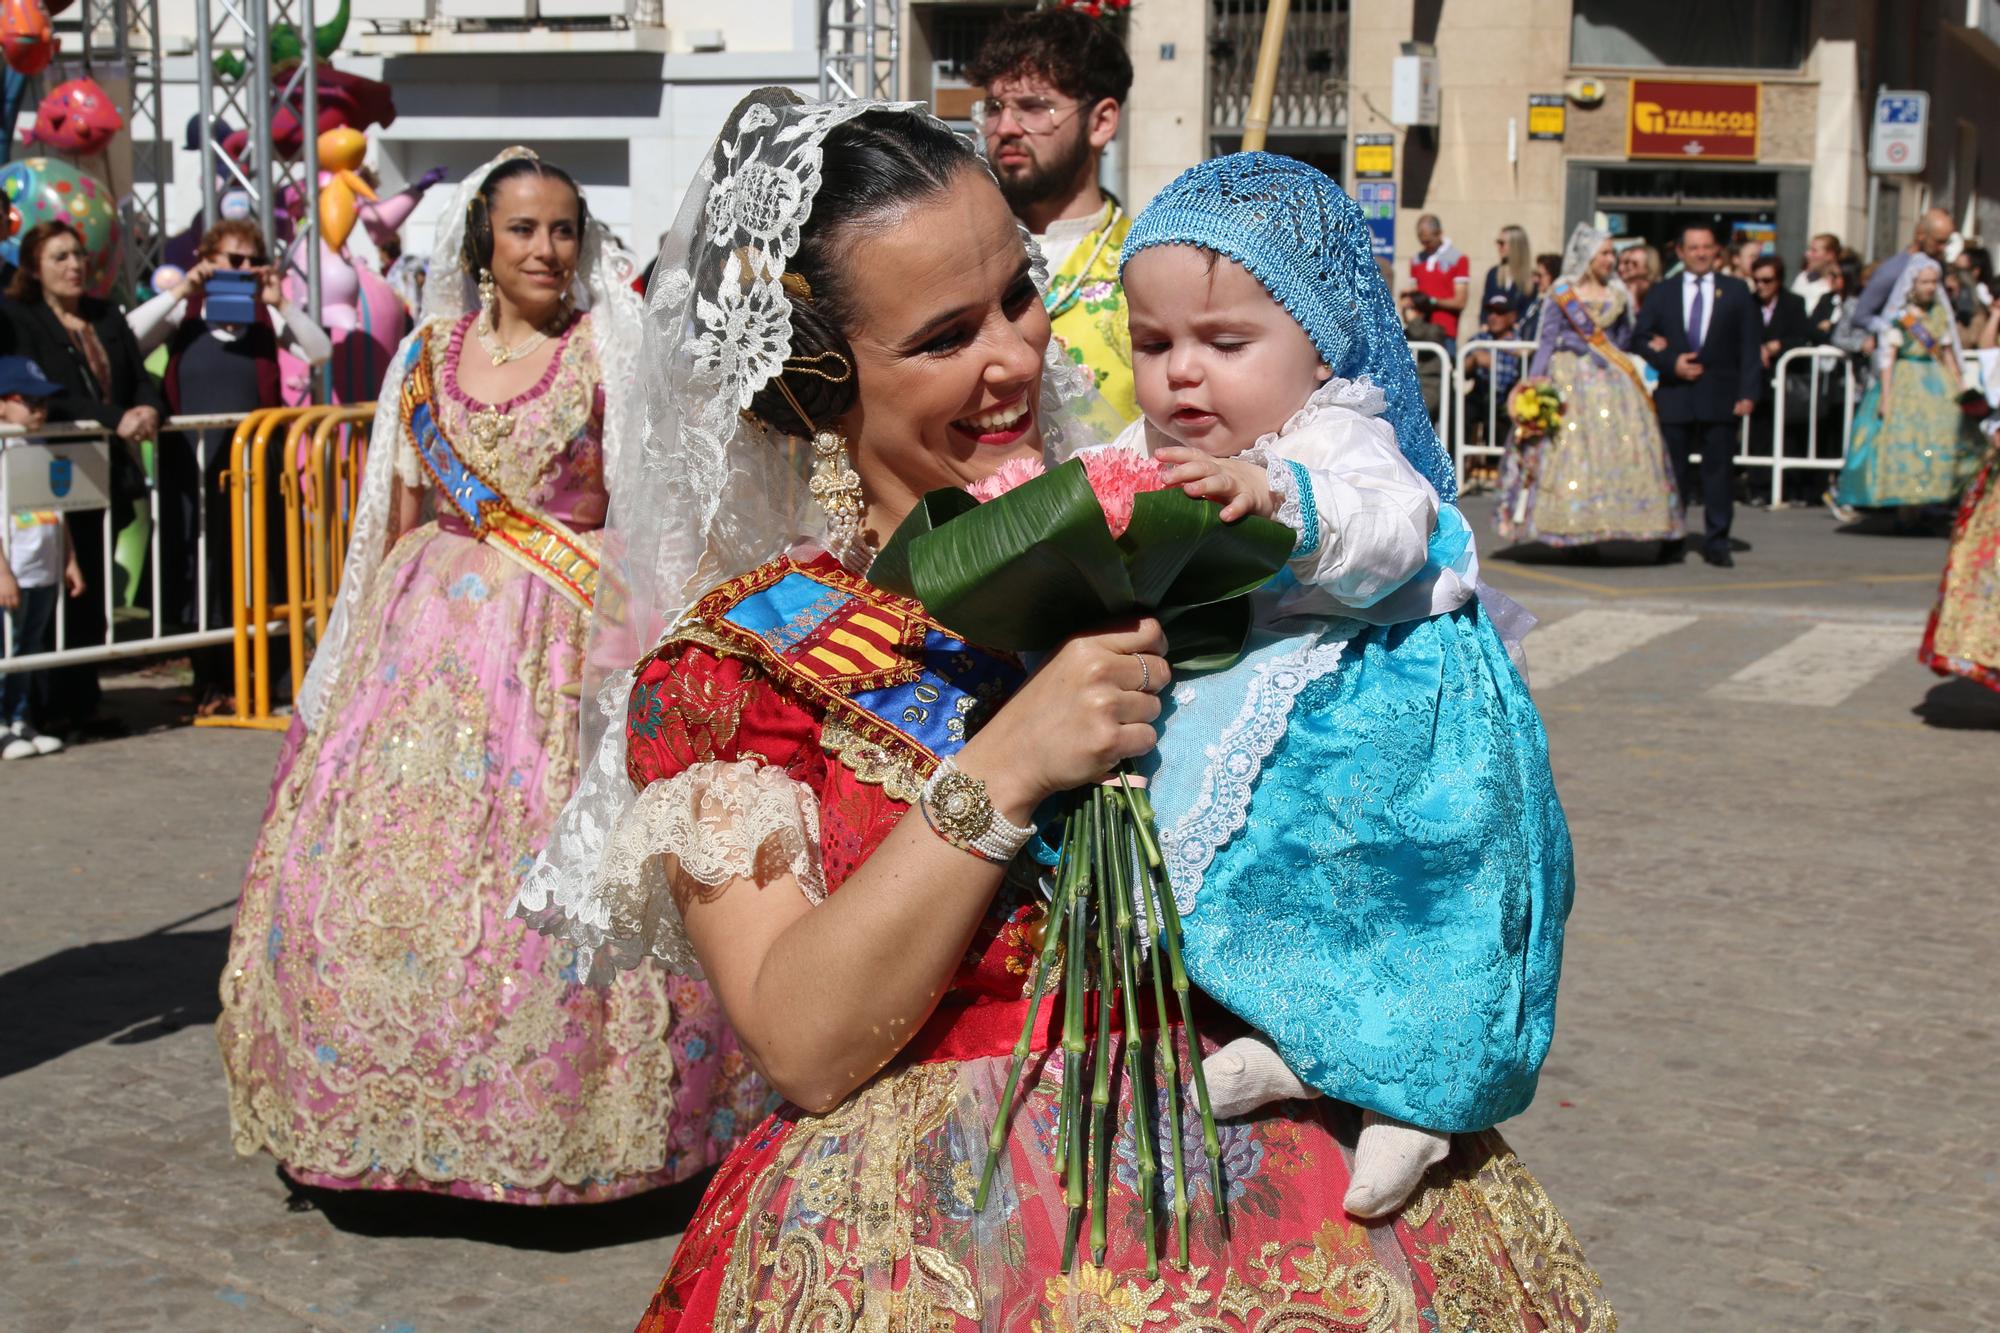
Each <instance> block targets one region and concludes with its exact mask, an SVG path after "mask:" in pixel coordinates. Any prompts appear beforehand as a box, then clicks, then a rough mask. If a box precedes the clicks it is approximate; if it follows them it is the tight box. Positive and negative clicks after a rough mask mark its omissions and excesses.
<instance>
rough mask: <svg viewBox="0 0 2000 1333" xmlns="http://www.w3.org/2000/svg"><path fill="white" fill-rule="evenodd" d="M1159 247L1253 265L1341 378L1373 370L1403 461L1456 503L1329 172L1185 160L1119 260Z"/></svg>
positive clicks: (1354, 213)
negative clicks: (1187, 248)
mask: <svg viewBox="0 0 2000 1333" xmlns="http://www.w3.org/2000/svg"><path fill="white" fill-rule="evenodd" d="M1155 245H1198V246H1201V247H1202V248H1204V249H1207V250H1213V251H1215V252H1216V253H1217V254H1222V255H1227V256H1228V257H1229V258H1231V259H1233V260H1235V261H1236V262H1237V263H1239V264H1241V265H1243V267H1244V268H1246V269H1248V270H1250V272H1251V273H1252V274H1254V275H1255V276H1256V278H1257V280H1258V281H1259V282H1261V283H1263V284H1264V286H1265V287H1266V288H1267V289H1269V291H1270V293H1271V295H1272V296H1273V297H1274V298H1276V300H1277V301H1278V303H1279V304H1280V305H1282V306H1284V307H1285V309H1286V310H1288V311H1290V312H1291V315H1292V318H1293V319H1296V320H1297V321H1298V322H1299V327H1301V328H1303V329H1304V330H1305V331H1306V335H1307V336H1308V337H1310V338H1311V339H1312V340H1313V346H1315V347H1317V348H1318V349H1319V354H1320V355H1321V356H1322V357H1325V358H1326V363H1327V365H1328V366H1330V367H1331V368H1332V369H1333V373H1334V374H1335V375H1338V376H1340V377H1341V378H1342V379H1350V380H1353V379H1361V378H1363V377H1366V378H1367V379H1369V380H1371V381H1372V382H1373V383H1374V384H1375V385H1376V386H1377V387H1378V388H1380V389H1381V390H1382V392H1383V394H1384V396H1386V397H1387V398H1388V400H1389V408H1388V411H1387V412H1386V413H1384V415H1385V416H1386V417H1387V418H1388V421H1389V424H1390V425H1391V426H1393V427H1394V428H1395V430H1396V443H1397V444H1398V445H1399V446H1401V448H1402V450H1403V456H1404V457H1405V458H1408V459H1409V460H1410V462H1411V463H1412V464H1413V465H1414V466H1415V467H1416V469H1417V471H1419V472H1421V473H1423V474H1424V476H1425V477H1426V478H1427V479H1429V481H1430V483H1431V485H1432V486H1434V487H1436V488H1437V493H1438V495H1439V496H1440V497H1441V498H1442V499H1444V500H1446V501H1452V500H1455V499H1457V497H1458V479H1457V476H1456V474H1455V473H1454V472H1453V470H1452V465H1451V458H1450V456H1449V455H1447V454H1446V453H1445V451H1444V446H1443V445H1441V444H1439V443H1438V437H1437V431H1436V429H1435V428H1434V427H1433V426H1432V425H1431V419H1430V414H1429V413H1428V412H1427V411H1426V410H1425V408H1424V396H1423V391H1422V389H1421V388H1419V387H1418V385H1417V370H1416V362H1415V360H1414V359H1413V358H1412V357H1411V356H1410V351H1409V344H1408V342H1407V341H1406V340H1405V339H1404V337H1403V325H1402V321H1401V320H1399V319H1397V318H1396V306H1395V302H1394V301H1393V300H1392V299H1391V297H1390V295H1389V288H1388V286H1387V284H1385V283H1384V282H1383V281H1382V275H1381V273H1380V271H1379V270H1378V269H1377V268H1376V266H1375V257H1374V251H1373V249H1372V247H1371V246H1370V244H1369V239H1368V226H1367V224H1366V223H1365V222H1364V221H1363V220H1362V217H1361V209H1360V208H1359V207H1358V206H1357V205H1356V204H1355V202H1354V201H1353V200H1352V199H1350V198H1348V197H1347V193H1346V191H1344V190H1342V189H1341V188H1340V186H1338V185H1336V184H1335V183H1334V182H1333V181H1332V179H1330V178H1329V177H1328V176H1327V175H1326V173H1325V172H1322V171H1319V170H1317V169H1315V168H1313V167H1309V166H1307V165H1306V164H1305V163H1303V162H1295V161H1293V160H1292V159H1291V158H1289V157H1280V156H1279V155H1278V154H1276V153H1232V154H1230V155H1229V156H1228V157H1218V158H1212V159H1210V160H1209V161H1207V162H1203V163H1201V164H1200V165H1199V166H1194V167H1190V168H1188V169H1187V170H1186V171H1184V172H1182V173H1181V174H1180V176H1179V177H1178V178H1177V179H1176V180H1175V181H1174V183H1173V184H1171V185H1169V186H1168V187H1167V188H1166V189H1164V190H1162V191H1160V193H1159V194H1157V195H1155V196H1154V197H1153V202H1152V203H1150V204H1148V205H1146V208H1145V211H1144V212H1142V213H1140V214H1139V216H1138V218H1137V220H1135V221H1134V222H1133V223H1132V230H1131V232H1130V233H1129V234H1128V235H1127V236H1126V237H1125V253H1124V257H1123V259H1122V260H1121V267H1122V265H1123V264H1129V263H1131V262H1132V256H1134V255H1136V254H1138V253H1139V252H1140V251H1142V250H1145V249H1147V248H1148V247H1150V246H1155Z"/></svg>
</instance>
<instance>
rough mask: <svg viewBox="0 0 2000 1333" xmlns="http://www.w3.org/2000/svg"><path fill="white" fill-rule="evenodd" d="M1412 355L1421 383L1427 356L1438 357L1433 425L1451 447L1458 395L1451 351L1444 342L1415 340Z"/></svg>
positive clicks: (1444, 443) (1442, 441)
mask: <svg viewBox="0 0 2000 1333" xmlns="http://www.w3.org/2000/svg"><path fill="white" fill-rule="evenodd" d="M1410 356H1411V358H1412V359H1414V360H1415V361H1416V363H1417V382H1418V383H1419V384H1421V383H1423V378H1424V359H1425V358H1426V357H1436V358H1437V363H1438V401H1437V407H1436V408H1435V409H1434V410H1433V411H1432V412H1431V425H1433V426H1435V427H1436V428H1437V437H1438V441H1439V443H1441V444H1443V445H1444V446H1445V447H1446V448H1447V449H1449V448H1450V447H1451V444H1450V440H1451V420H1452V418H1453V417H1454V416H1456V415H1457V413H1456V412H1454V411H1453V407H1454V406H1455V404H1454V401H1453V400H1454V398H1455V397H1456V395H1455V394H1453V392H1452V383H1451V353H1450V352H1449V351H1447V350H1446V349H1445V345H1444V344H1443V343H1434V342H1413V343H1411V344H1410ZM1425 406H1429V404H1425ZM1464 479H1465V478H1464V477H1463V476H1461V477H1460V478H1459V480H1460V481H1463V480H1464Z"/></svg>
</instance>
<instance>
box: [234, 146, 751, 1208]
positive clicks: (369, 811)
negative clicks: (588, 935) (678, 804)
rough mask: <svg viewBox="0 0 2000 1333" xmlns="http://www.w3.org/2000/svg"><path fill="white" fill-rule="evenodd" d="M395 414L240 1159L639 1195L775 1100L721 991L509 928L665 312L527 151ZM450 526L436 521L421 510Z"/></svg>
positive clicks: (467, 1191)
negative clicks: (614, 969) (638, 360)
mask: <svg viewBox="0 0 2000 1333" xmlns="http://www.w3.org/2000/svg"><path fill="white" fill-rule="evenodd" d="M438 254H439V255H440V256H442V257H449V258H458V257H460V256H461V255H462V256H463V266H462V269H461V271H459V272H456V273H454V272H452V271H450V270H449V269H447V268H443V267H440V268H439V269H435V270H434V271H433V274H432V280H431V282H430V283H429V285H428V287H427V290H426V308H425V315H426V318H424V319H423V320H422V321H421V322H420V324H419V327H418V328H417V330H416V332H415V333H413V334H412V335H411V336H410V337H409V338H408V339H406V340H405V342H404V343H403V345H402V347H401V348H400V349H399V351H398V353H397V356H396V360H395V363H394V366H393V367H392V369H391V371H390V374H389V377H388V380H387V382H386V383H385V384H384V385H383V388H382V394H381V409H380V412H379V414H378V416H377V418H376V426H375V431H374V434H373V437H372V439H371V444H370V458H369V464H368V469H367V479H366V481H365V482H364V486H363V495H362V498H361V500H360V502H359V503H358V506H357V517H356V522H355V529H354V536H353V540H352V544H351V546H350V549H349V558H348V566H347V572H346V575H345V579H344V582H343V587H342V594H341V601H340V605H339V607H338V609H337V610H336V612H335V614H334V615H333V617H332V618H331V620H330V622H329V624H328V626H327V631H326V634H325V636H324V638H323V639H322V641H321V643H320V644H319V648H318V652H317V655H316V657H315V660H314V664H313V670H312V673H311V674H310V675H309V676H308V678H307V680H306V684H305V688H304V689H303V690H302V691H301V694H300V698H299V715H298V718H297V719H296V720H295V722H294V724H293V726H292V729H291V733H290V735H289V736H288V738H287V741H286V745H285V750H284V753H283V755H282V756H281V757H280V759H279V763H278V772H277V777H276V780H275V782H274V784H273V788H272V793H271V802H270V806H269V808H268V809H267V811H266V812H265V818H264V827H263V831H262V834H261V836H260V837H259V839H258V842H257V847H256V851H255V853H254V854H253V856H252V858H251V862H250V869H249V873H248V875H247V877H246V879H245V882H244V886H243V897H242V902H241V905H240V907H239V909H238V913H237V919H236V927H235V931H234V934H233V936H232V939H231V942H230V957H229V965H228V970H227V971H226V972H225V973H224V975H223V979H222V1002H223V1012H222V1018H221V1022H220V1026H219V1036H220V1039H221V1045H222V1056H223V1063H224V1065H225V1067H226V1069H227V1072H228V1077H229V1094H230V1097H229V1105H230V1119H231V1122H232V1125H233V1128H234V1134H235V1141H236V1147H237V1150H238V1151H239V1152H241V1153H244V1154H246V1155H248V1154H252V1153H255V1152H257V1151H258V1150H260V1149H262V1150H264V1151H268V1152H270V1153H271V1154H273V1155H274V1156H275V1157H277V1159H278V1160H279V1162H280V1163H281V1164H282V1166H283V1169H284V1171H285V1173H286V1174H287V1175H288V1176H289V1177H290V1178H292V1179H293V1180H295V1181H298V1182H300V1183H303V1184H307V1185H313V1186H319V1187H326V1188H334V1189H390V1190H419V1191H429V1192H434V1193H446V1194H453V1195H458V1196H461V1197H469V1198H475V1199H486V1200H495V1201H503V1202H509V1203H531V1204H533V1203H582V1202H593V1201H597V1200H603V1199H610V1198H616V1197H619V1196H621V1195H626V1194H631V1193H636V1192H638V1191H641V1190H646V1189H651V1188H653V1187H655V1186H659V1185H664V1184H668V1183H671V1182H673V1181H676V1180H679V1179H682V1178H684V1177H686V1176H689V1175H692V1174H694V1173H695V1172H697V1171H699V1170H701V1169H703V1168H704V1167H706V1166H708V1165H710V1164H711V1163H713V1162H714V1161H716V1160H717V1159H718V1158H719V1157H720V1156H721V1154H723V1153H724V1152H726V1151H727V1149H728V1148H729V1147H730V1145H731V1144H732V1143H733V1142H734V1140H735V1139H736V1137H737V1135H738V1131H739V1129H741V1128H747V1127H748V1125H749V1124H751V1123H752V1122H754V1121H755V1120H756V1119H757V1117H758V1116H759V1115H760V1114H761V1113H762V1111H763V1109H764V1103H765V1100H766V1096H767V1094H766V1092H765V1090H764V1087H763V1085H762V1084H761V1083H760V1082H759V1081H758V1079H757V1078H756V1076H755V1075H754V1074H753V1073H752V1072H751V1071H750V1069H749V1067H748V1065H747V1064H746V1062H745V1060H744V1059H743V1057H742V1055H741V1053H740V1052H739V1050H738V1048H737V1045H736V1042H735V1039H734V1037H733V1036H731V1035H730V1033H729V1029H728V1028H727V1026H726V1024H725V1023H724V1021H723V1019H722V1016H721V1013H720V1011H719V1009H718V1008H717V1006H716V1004H715V1002H714V1001H713V1000H712V999H711V997H710V995H709V993H708V991H707V989H706V988H705V987H704V986H702V985H701V984H699V983H697V982H694V981H689V980H684V979H670V978H666V977H663V976H661V975H659V974H657V973H650V974H649V973H631V974H628V975H625V976H621V977H619V978H618V979H617V982H616V984H614V985H611V986H609V987H608V988H599V987H593V986H591V985H589V984H587V983H586V982H585V981H584V980H583V979H582V978H581V977H579V975H578V971H577V967H576V958H575V951H574V950H573V949H572V948H571V947H569V946H568V945H565V944H562V943H559V942H556V941H552V940H549V939H547V938H544V937H542V936H539V935H537V934H535V933H534V932H533V931H530V930H527V929H525V928H524V927H523V926H522V925H521V923H520V922H518V921H514V920H511V919H509V917H508V915H507V909H508V903H509V901H510V899H511V898H512V896H513V894H514V891H515V885H516V881H517V880H518V879H519V877H520V876H521V874H522V872H523V871H524V870H525V869H526V868H527V867H528V866H529V865H530V864H531V863H532V862H533V860H534V858H535V855H536V853H537V852H538V851H539V850H540V848H541V846H542V843H543V842H544V841H545V839H546V838H547V836H548V831H549V827H550V825H551V823H552V822H553V820H554V818H555V815H556V813H557V812H558V811H559V810H561V808H562V806H563V802H564V801H565V799H566V798H567V797H568V796H569V793H570V791H571V789H572V787H573V786H574V785H575V782H576V777H577V761H578V753H579V744H580V737H579V729H578V720H577V719H578V699H577V686H578V681H579V679H580V675H581V670H580V668H581V661H582V656H583V646H584V627H585V623H586V620H587V617H588V612H589V609H590V606H591V604H592V601H593V598H594V596H595V592H596V577H597V557H598V549H597V548H598V538H597V529H599V528H601V527H602V525H603V523H604V519H605V513H606V509H607V504H608V500H607V494H606V489H605V480H604V478H605V472H606V466H607V463H608V461H609V460H608V459H607V457H606V448H607V442H608V441H613V440H616V439H617V438H619V432H620V431H621V430H622V429H623V428H624V427H625V423H626V421H627V420H628V419H629V416H630V415H632V414H634V405H633V404H632V403H631V401H630V400H631V398H632V397H633V389H632V385H633V383H634V375H633V370H634V367H633V363H632V362H633V357H634V355H635V351H636V348H637V345H638V339H639V328H640V323H641V302H640V300H639V298H638V297H637V296H636V295H634V294H633V293H632V291H631V288H630V285H629V281H630V275H629V272H627V270H628V269H629V267H630V264H629V261H627V260H626V259H625V257H624V256H623V255H622V254H620V253H619V251H618V250H617V249H616V247H615V246H614V245H613V244H612V243H611V241H610V238H609V236H608V234H607V233H606V232H605V230H604V229H603V228H602V227H601V226H599V225H597V224H595V223H591V222H590V221H589V220H588V215H587V210H586V208H585V206H584V203H583V200H582V197H581V195H580V194H579V193H578V191H577V189H576V187H575V185H574V184H573V183H572V182H571V181H570V180H569V178H568V177H567V176H566V175H564V174H563V173H562V172H561V171H559V170H557V169H556V168H554V167H552V166H549V165H547V164H544V163H541V162H539V161H538V160H537V159H536V158H535V157H534V156H533V154H531V153H528V152H527V151H526V150H523V149H514V150H510V151H509V152H508V153H506V154H503V155H502V156H501V157H500V158H499V159H496V161H495V162H494V163H493V164H489V166H488V168H486V169H484V170H482V171H481V172H480V173H478V174H476V175H475V176H473V177H472V178H471V179H470V180H469V181H468V182H467V183H466V185H465V186H464V187H462V188H461V190H460V192H459V198H458V200H457V201H456V204H455V206H454V208H453V210H452V211H451V212H450V213H449V214H447V217H446V225H445V226H444V228H443V229H442V234H441V236H440V244H439V248H438ZM427 518H428V521H426V519H427Z"/></svg>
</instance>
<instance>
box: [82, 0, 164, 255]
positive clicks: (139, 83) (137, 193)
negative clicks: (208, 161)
mask: <svg viewBox="0 0 2000 1333" xmlns="http://www.w3.org/2000/svg"><path fill="white" fill-rule="evenodd" d="M77 29H78V36H79V37H80V38H81V39H82V41H81V45H82V48H83V49H82V52H81V53H80V54H79V56H78V57H77V63H78V64H79V65H81V66H82V68H83V72H84V75H85V76H86V77H94V76H95V70H96V67H97V66H98V65H100V64H108V65H111V66H112V67H113V68H115V69H116V70H118V72H119V73H120V75H121V76H123V77H124V78H126V79H127V80H129V81H130V84H131V105H130V106H128V107H127V108H126V115H125V130H126V134H127V135H128V136H129V139H130V142H131V146H132V180H131V182H130V186H131V188H130V189H129V190H127V191H126V192H125V193H124V194H123V195H121V196H119V198H118V202H117V208H118V222H119V233H120V242H119V256H118V260H119V263H118V284H119V287H120V288H121V289H122V290H125V291H134V290H136V289H137V288H138V287H139V286H140V284H142V283H143V282H144V281H145V280H146V278H147V277H148V276H149V275H150V274H151V273H152V271H153V270H154V269H155V268H157V267H159V263H160V257H161V254H162V252H163V251H164V250H165V248H166V244H167V183H168V180H169V178H170V177H171V176H172V174H173V158H172V153H171V150H170V149H169V148H168V147H167V141H166V131H165V127H164V126H162V125H161V123H160V115H161V105H162V103H161V85H162V83H163V79H162V77H161V68H160V8H159V3H158V0H111V2H110V3H109V4H105V3H104V2H103V0H95V2H94V0H82V4H81V5H80V6H79V7H78V10H77ZM105 184H106V185H109V186H111V187H112V188H114V189H115V188H116V185H117V183H116V182H115V181H108V180H107V181H106V182H105Z"/></svg>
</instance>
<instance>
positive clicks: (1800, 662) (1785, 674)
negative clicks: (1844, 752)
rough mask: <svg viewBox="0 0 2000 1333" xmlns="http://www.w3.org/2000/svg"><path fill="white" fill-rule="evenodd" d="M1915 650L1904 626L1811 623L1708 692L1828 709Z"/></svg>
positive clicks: (1738, 699)
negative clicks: (1793, 636)
mask: <svg viewBox="0 0 2000 1333" xmlns="http://www.w3.org/2000/svg"><path fill="white" fill-rule="evenodd" d="M1530 642H1532V640H1530ZM1916 650H1917V636H1916V635H1915V634H1913V633H1912V632H1911V631H1910V630H1909V629H1908V628H1906V627H1903V626H1897V625H1854V624H1845V625H1842V624H1832V625H1814V626H1813V627H1812V628H1811V629H1809V630H1807V631H1806V632H1805V633H1804V634H1801V635H1799V636H1798V637H1797V638H1796V639H1793V640H1792V641H1791V642H1790V643H1788V644H1786V645H1785V646H1784V647H1782V648H1779V649H1776V650H1774V651H1772V652H1769V653H1766V654H1765V655H1764V656H1762V657H1760V658H1758V659H1757V660H1756V661H1754V662H1752V663H1751V664H1750V665H1749V666H1747V667H1744V668H1743V669H1742V670H1741V671H1739V672H1737V673H1736V674H1735V675H1733V676H1731V677H1730V678H1729V679H1728V680H1725V681H1723V682H1722V683H1721V684H1720V685H1717V686H1716V687H1715V688H1714V689H1712V690H1710V691H1709V693H1710V694H1712V695H1714V696H1715V697H1717V698H1719V699H1731V700H1735V701H1736V702H1739V703H1776V704H1803V705H1805V706H1807V707H1812V708H1832V707H1835V706H1836V705H1838V704H1841V703H1843V702H1845V701H1846V699H1847V696H1848V695H1850V694H1852V693H1854V692H1855V691H1856V690H1858V689H1860V688H1861V687H1862V686H1863V685H1866V684H1867V683H1868V682H1869V681H1871V680H1873V679H1874V678H1875V677H1876V676H1877V675H1878V674H1880V673H1881V671H1882V669H1883V668H1884V667H1886V666H1888V665H1889V664H1890V663H1891V662H1893V661H1895V660H1896V659H1897V658H1899V657H1903V656H1914V655H1915V653H1916Z"/></svg>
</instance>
